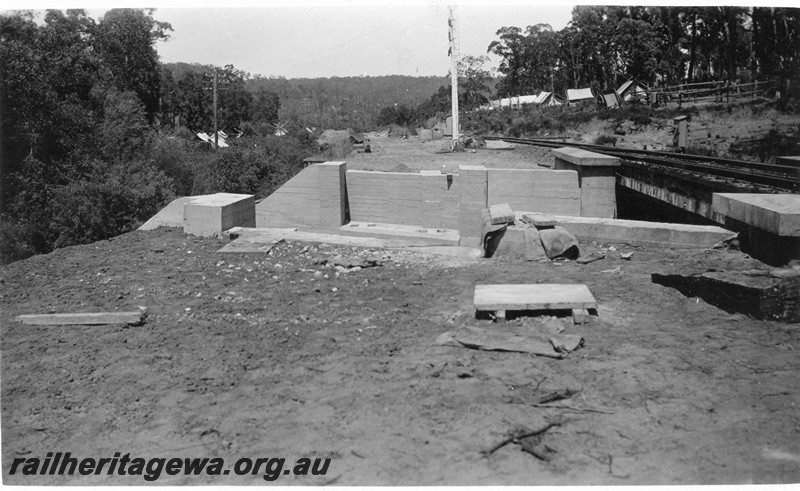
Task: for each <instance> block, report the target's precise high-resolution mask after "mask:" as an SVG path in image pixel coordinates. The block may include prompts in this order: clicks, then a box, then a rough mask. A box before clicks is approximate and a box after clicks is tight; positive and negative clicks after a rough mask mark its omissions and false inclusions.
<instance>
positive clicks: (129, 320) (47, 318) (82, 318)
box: [15, 310, 144, 326]
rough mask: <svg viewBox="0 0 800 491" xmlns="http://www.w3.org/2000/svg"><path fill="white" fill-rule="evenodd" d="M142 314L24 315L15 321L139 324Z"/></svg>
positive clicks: (64, 323)
mask: <svg viewBox="0 0 800 491" xmlns="http://www.w3.org/2000/svg"><path fill="white" fill-rule="evenodd" d="M143 318H144V312H143V311H141V310H137V311H135V312H92V313H79V314H26V315H18V316H17V317H16V318H15V320H17V321H18V322H22V323H23V324H31V325H37V326H65V325H102V324H139V323H141V322H142V319H143Z"/></svg>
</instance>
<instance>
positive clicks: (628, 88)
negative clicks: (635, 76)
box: [616, 80, 647, 102]
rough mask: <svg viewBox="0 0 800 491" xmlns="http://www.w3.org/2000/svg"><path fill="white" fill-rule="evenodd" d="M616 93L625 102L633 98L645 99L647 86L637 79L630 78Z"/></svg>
mask: <svg viewBox="0 0 800 491" xmlns="http://www.w3.org/2000/svg"><path fill="white" fill-rule="evenodd" d="M616 93H617V95H618V96H619V98H620V99H621V100H622V101H625V102H627V101H630V100H633V99H640V100H643V99H646V98H647V88H646V87H645V86H643V85H642V84H640V83H638V82H637V81H636V80H628V81H627V82H625V83H624V84H622V85H620V86H619V88H618V89H617V90H616Z"/></svg>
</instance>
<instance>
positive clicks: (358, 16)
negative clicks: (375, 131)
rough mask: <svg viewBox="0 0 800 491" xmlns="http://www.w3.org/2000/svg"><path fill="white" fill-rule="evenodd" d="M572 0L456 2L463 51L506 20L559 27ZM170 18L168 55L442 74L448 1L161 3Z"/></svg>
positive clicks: (481, 44)
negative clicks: (550, 1) (547, 1)
mask: <svg viewBox="0 0 800 491" xmlns="http://www.w3.org/2000/svg"><path fill="white" fill-rule="evenodd" d="M570 12H571V7H570V6H538V7H537V6H512V5H507V6H496V7H493V8H490V7H488V6H486V5H471V6H461V7H457V8H456V16H457V20H458V24H459V29H460V35H459V39H460V46H461V52H462V54H465V55H474V56H478V55H484V54H486V50H487V48H488V46H489V43H491V42H492V41H493V40H494V39H497V36H496V35H495V33H496V31H497V30H498V29H499V28H501V27H503V26H511V25H515V26H520V27H522V28H524V27H526V26H527V25H529V24H538V23H549V24H551V25H552V26H553V28H554V29H561V28H563V27H564V26H565V25H566V24H567V22H568V21H569V19H570ZM155 17H156V18H157V19H159V20H164V21H167V22H169V23H170V24H172V27H173V29H174V32H173V33H172V36H171V39H170V40H168V41H166V42H164V43H159V45H158V52H159V54H160V55H161V59H162V60H163V61H166V62H170V61H186V62H199V63H213V64H216V65H225V64H228V63H231V64H233V65H234V66H236V67H237V68H239V69H242V70H245V71H247V72H250V73H252V74H262V75H265V76H270V75H275V76H284V77H287V78H290V77H333V76H348V75H394V74H401V75H437V76H444V75H447V72H448V69H449V63H450V62H449V58H448V56H447V51H448V37H447V7H446V6H441V5H438V6H437V5H435V4H433V3H432V2H429V3H426V4H425V3H418V4H416V5H414V4H408V3H401V2H396V3H394V4H384V5H378V6H374V5H347V4H343V5H338V6H333V7H328V6H311V7H308V6H307V7H303V8H298V7H294V8H292V7H270V8H224V9H210V8H198V9H160V10H158V11H157V12H156V14H155Z"/></svg>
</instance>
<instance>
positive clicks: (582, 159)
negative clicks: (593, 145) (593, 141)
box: [553, 147, 620, 167]
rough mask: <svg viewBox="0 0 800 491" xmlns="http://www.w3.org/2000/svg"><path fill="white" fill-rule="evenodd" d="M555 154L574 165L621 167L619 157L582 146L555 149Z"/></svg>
mask: <svg viewBox="0 0 800 491" xmlns="http://www.w3.org/2000/svg"><path fill="white" fill-rule="evenodd" d="M553 155H554V156H555V157H556V158H559V159H561V160H566V161H567V162H569V163H571V164H573V165H579V166H584V167H590V166H601V167H619V165H620V163H619V158H617V157H612V156H610V155H603V154H601V153H595V152H590V151H589V150H583V149H581V148H574V147H562V148H555V149H553Z"/></svg>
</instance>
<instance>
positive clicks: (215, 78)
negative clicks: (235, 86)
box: [203, 67, 230, 152]
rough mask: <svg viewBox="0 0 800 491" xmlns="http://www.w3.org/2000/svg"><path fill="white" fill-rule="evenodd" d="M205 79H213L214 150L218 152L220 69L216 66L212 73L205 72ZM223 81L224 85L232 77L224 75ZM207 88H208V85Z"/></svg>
mask: <svg viewBox="0 0 800 491" xmlns="http://www.w3.org/2000/svg"><path fill="white" fill-rule="evenodd" d="M203 80H206V81H208V80H211V86H212V90H213V91H214V151H215V152H216V151H217V149H218V148H219V127H218V124H217V121H218V115H219V111H218V110H217V106H218V105H219V98H218V96H217V94H218V89H219V69H218V68H217V67H214V71H213V72H212V73H211V74H209V73H205V74H204V75H203ZM222 83H223V85H226V84H229V83H230V79H229V78H228V77H227V76H223V77H222ZM206 90H208V88H207V87H206Z"/></svg>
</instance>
